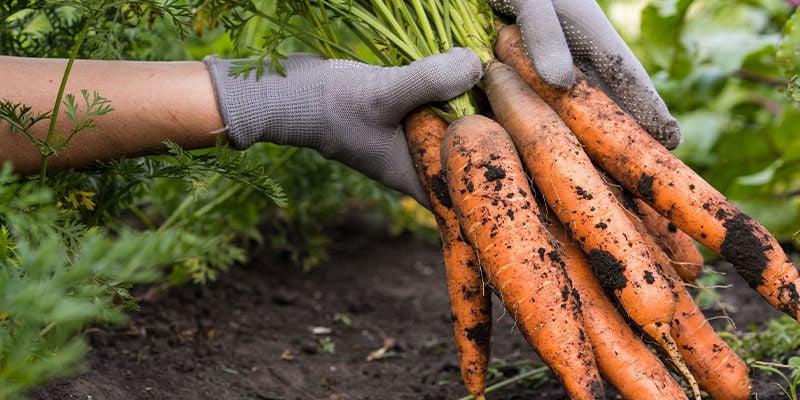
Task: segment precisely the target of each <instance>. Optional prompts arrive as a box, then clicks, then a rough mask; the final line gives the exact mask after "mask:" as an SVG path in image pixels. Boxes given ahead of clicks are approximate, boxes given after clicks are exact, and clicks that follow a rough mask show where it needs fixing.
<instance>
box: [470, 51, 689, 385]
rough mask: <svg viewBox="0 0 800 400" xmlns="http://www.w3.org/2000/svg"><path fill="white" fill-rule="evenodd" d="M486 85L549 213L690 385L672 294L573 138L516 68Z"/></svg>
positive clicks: (493, 71)
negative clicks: (674, 329)
mask: <svg viewBox="0 0 800 400" xmlns="http://www.w3.org/2000/svg"><path fill="white" fill-rule="evenodd" d="M484 81H485V84H486V94H487V96H488V97H489V102H490V104H491V105H492V109H493V110H494V113H495V116H496V118H497V120H498V121H499V122H500V125H502V126H503V127H504V128H505V129H506V130H507V131H508V133H509V134H510V135H511V137H512V139H513V140H514V143H515V144H516V147H517V148H518V149H519V153H520V155H521V156H522V159H523V160H524V162H525V165H526V166H527V168H528V173H529V174H530V176H531V178H532V179H533V181H534V183H535V184H536V186H537V187H538V188H539V190H540V191H541V192H542V196H543V197H544V199H545V200H546V202H547V204H548V206H549V207H550V209H551V210H552V211H553V212H554V213H555V215H556V216H557V217H558V219H559V220H560V221H561V222H562V223H563V224H564V225H565V227H566V228H567V230H568V231H569V232H570V233H571V235H572V237H573V239H575V240H576V241H577V243H578V245H580V247H581V248H582V249H583V251H584V252H586V254H588V257H589V261H590V263H591V264H592V266H593V267H594V271H595V273H596V275H597V276H598V278H599V279H600V282H601V284H603V285H604V286H605V287H606V288H608V289H609V290H613V292H614V294H615V295H616V297H617V298H618V299H619V301H620V303H621V304H622V306H623V307H624V308H625V311H626V312H627V314H628V316H629V317H630V318H631V319H632V320H633V321H635V322H636V324H638V325H639V326H640V327H641V329H642V330H643V331H644V332H645V333H647V334H648V335H649V336H650V337H651V338H652V339H653V340H655V341H656V342H658V344H659V345H660V346H662V347H663V349H664V351H666V352H667V353H668V354H670V356H671V358H672V359H673V361H674V362H675V365H676V366H677V367H678V368H679V369H680V370H681V372H682V373H683V375H684V376H685V377H686V379H687V381H688V382H689V383H690V384H693V383H694V382H693V380H692V377H691V374H689V373H688V369H686V368H685V365H684V364H683V363H682V361H681V360H680V358H681V356H680V353H679V352H678V349H677V346H676V345H675V342H674V341H673V340H672V337H671V333H670V325H671V323H672V319H673V317H674V314H675V307H676V304H675V294H674V293H673V291H672V288H671V286H670V283H669V281H668V280H667V279H666V277H665V276H664V275H663V272H662V266H661V265H659V264H658V263H657V262H656V260H655V258H654V257H653V256H652V254H651V253H650V250H649V248H648V246H647V245H646V243H645V241H644V240H643V238H642V237H641V235H640V234H639V232H638V231H637V230H636V228H635V227H634V226H633V224H632V223H631V221H630V219H629V217H628V215H627V212H626V211H625V210H624V209H623V207H622V206H621V205H620V204H619V203H618V202H617V200H616V199H615V198H614V196H613V194H611V192H610V191H609V190H608V188H607V185H606V182H605V181H604V180H603V177H602V176H600V174H599V173H598V172H597V169H596V168H595V166H594V165H593V164H592V161H591V160H590V159H589V156H588V155H586V153H585V152H584V151H583V149H582V148H581V145H580V144H579V143H578V140H577V139H576V138H575V135H573V134H572V132H570V130H569V128H568V127H567V126H566V125H565V124H564V122H563V121H562V120H561V119H560V118H559V117H558V115H556V113H555V112H554V111H553V110H552V109H551V108H550V107H549V106H548V105H547V103H545V102H544V101H543V100H542V99H541V98H540V97H539V96H538V95H537V94H536V93H535V92H534V91H533V90H532V89H531V88H530V87H528V85H527V84H526V83H525V82H524V81H523V80H522V79H521V78H520V77H519V75H518V74H517V73H516V71H514V69H513V68H511V67H509V66H507V65H505V64H503V63H501V62H493V63H490V64H489V65H488V66H487V67H486V72H485V77H484ZM693 387H694V385H693Z"/></svg>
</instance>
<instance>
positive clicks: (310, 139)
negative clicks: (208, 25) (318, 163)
mask: <svg viewBox="0 0 800 400" xmlns="http://www.w3.org/2000/svg"><path fill="white" fill-rule="evenodd" d="M232 62H233V60H222V59H219V58H216V57H208V58H206V60H205V63H206V65H207V66H208V69H209V71H210V73H211V77H212V81H213V84H214V89H215V91H216V95H217V102H218V105H219V110H220V113H221V115H222V118H223V121H224V122H225V125H226V128H227V130H228V136H229V138H230V141H231V144H232V145H233V147H235V148H237V149H245V148H247V147H249V146H251V145H252V144H254V143H256V142H272V143H276V144H285V145H291V146H299V147H310V148H313V149H316V150H317V151H319V152H320V153H321V154H322V155H323V156H324V157H326V158H329V159H333V160H337V161H339V162H342V163H344V164H346V165H348V166H350V167H351V168H354V169H356V170H357V171H359V172H361V173H363V174H365V175H366V176H368V177H370V178H372V179H375V180H377V181H378V182H380V183H382V184H384V185H385V186H387V187H390V188H393V189H397V190H400V191H401V192H404V193H406V194H409V195H411V196H413V197H414V198H415V199H416V200H417V201H419V202H420V203H421V204H423V205H426V206H427V205H428V203H429V202H428V197H427V196H426V195H425V193H424V192H423V190H422V187H421V186H420V183H419V178H418V175H417V173H416V171H415V169H414V165H413V163H412V161H411V156H410V155H409V153H408V147H407V145H406V140H405V134H404V131H403V117H405V115H406V114H407V113H408V112H410V111H411V110H412V109H414V108H416V107H418V106H421V105H423V104H425V103H429V102H436V101H445V100H449V99H451V98H453V97H456V96H457V95H459V94H461V93H463V92H465V91H466V90H468V89H470V88H471V87H472V86H473V85H474V84H475V83H476V82H477V81H478V80H479V79H480V77H481V74H482V71H483V70H482V66H481V62H480V60H479V59H478V56H477V55H476V54H475V53H474V52H472V51H471V50H469V49H465V48H455V49H452V50H451V51H449V52H447V53H444V54H438V55H435V56H431V57H427V58H425V59H423V60H420V61H417V62H414V63H411V64H410V65H408V66H404V67H378V66H373V65H367V64H362V63H358V62H354V61H348V60H326V59H323V58H322V57H319V56H315V55H311V54H296V55H292V56H289V58H288V59H287V60H283V61H281V65H282V66H283V67H284V68H285V71H286V73H285V76H281V75H280V74H278V73H275V72H265V74H264V75H262V76H261V78H260V80H258V81H256V79H255V73H251V74H250V76H249V78H247V79H245V78H243V77H242V76H238V77H232V76H230V75H229V73H228V71H229V68H230V66H231V63H232ZM266 70H268V68H267V69H266Z"/></svg>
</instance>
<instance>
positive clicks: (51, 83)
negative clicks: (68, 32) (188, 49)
mask: <svg viewBox="0 0 800 400" xmlns="http://www.w3.org/2000/svg"><path fill="white" fill-rule="evenodd" d="M65 67H66V60H54V59H33V58H17V57H2V56H0V71H3V79H2V85H0V99H7V100H9V101H11V102H12V103H22V104H25V105H28V106H31V107H32V108H33V109H32V111H33V112H34V113H40V112H46V111H49V110H51V109H52V107H53V104H54V101H55V98H56V95H57V94H58V86H59V84H60V82H61V76H62V74H63V73H64V68H65ZM81 89H87V90H89V92H90V93H91V92H93V91H96V92H97V93H98V94H100V95H101V96H103V97H106V98H108V99H110V100H111V106H112V107H113V108H114V111H112V112H111V113H108V114H106V115H102V116H99V117H96V118H94V119H95V123H96V125H97V129H96V130H87V131H83V132H80V133H78V134H77V135H76V136H75V137H74V138H73V140H72V142H70V146H69V148H68V149H67V150H65V151H63V152H62V153H60V154H59V155H57V156H54V157H51V158H50V159H49V160H48V167H49V168H50V169H64V168H73V167H80V166H85V165H89V164H92V163H94V162H96V161H98V160H110V159H115V158H120V157H133V156H137V155H140V154H142V152H143V151H144V150H146V149H152V148H157V147H162V146H163V145H162V142H163V141H165V140H170V141H173V142H176V143H178V144H180V145H181V146H183V147H184V148H188V149H197V148H205V147H210V146H213V145H214V144H215V143H216V141H217V137H219V136H220V135H222V138H223V140H227V137H226V136H225V135H224V134H220V133H219V132H221V131H222V130H223V125H224V124H223V122H222V118H221V117H220V115H219V111H218V108H217V103H216V97H215V94H214V89H213V87H212V84H211V78H210V76H209V73H208V70H207V68H206V66H205V65H204V64H203V63H202V62H136V61H91V60H78V61H76V62H75V64H74V66H73V68H72V73H71V74H70V77H69V81H68V84H67V91H66V93H73V94H75V95H76V97H77V98H80V91H81ZM79 112H83V110H82V109H79ZM58 118H59V122H58V127H57V128H58V129H59V130H60V131H61V132H68V131H69V129H70V128H71V125H70V124H71V122H70V121H69V120H68V119H67V118H65V117H64V115H63V114H62V115H60V116H59V117H58ZM47 125H48V123H47V121H42V122H40V123H39V124H37V125H36V126H35V127H34V131H33V133H34V134H35V135H36V136H37V137H40V138H44V137H46V136H47ZM4 161H11V162H12V163H13V164H14V167H15V170H16V171H17V172H19V173H24V174H28V173H34V172H37V171H38V169H39V166H40V161H41V160H40V157H39V153H38V152H37V151H36V149H35V148H34V146H33V144H31V143H30V141H29V140H28V138H27V137H26V136H25V135H23V134H22V133H11V130H10V127H9V124H8V123H6V122H2V121H0V163H2V162H4Z"/></svg>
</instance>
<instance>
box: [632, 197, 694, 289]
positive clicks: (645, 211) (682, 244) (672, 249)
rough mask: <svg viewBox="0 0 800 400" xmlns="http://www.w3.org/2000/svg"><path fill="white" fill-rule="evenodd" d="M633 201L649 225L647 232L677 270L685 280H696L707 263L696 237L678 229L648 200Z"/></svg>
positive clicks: (643, 219) (643, 220) (636, 210)
mask: <svg viewBox="0 0 800 400" xmlns="http://www.w3.org/2000/svg"><path fill="white" fill-rule="evenodd" d="M633 201H634V202H635V204H634V206H635V208H634V211H635V212H636V214H637V216H638V217H639V218H640V219H641V220H642V223H644V226H645V227H647V232H648V233H649V234H650V235H652V236H653V239H655V241H656V243H657V244H658V245H659V247H661V249H663V250H664V252H665V253H666V254H667V257H669V262H670V265H671V266H672V268H673V269H674V270H675V272H677V273H678V275H679V276H680V277H681V279H683V281H684V282H690V283H691V282H694V281H695V280H696V279H697V277H699V276H700V274H701V273H702V272H703V265H705V260H704V259H703V254H702V253H701V252H700V249H698V248H697V245H695V241H694V239H692V237H691V236H689V235H687V234H686V232H684V231H682V230H680V229H678V227H676V226H675V225H673V224H672V222H670V221H669V220H668V219H666V218H664V216H663V215H661V214H659V213H658V212H657V211H656V210H654V209H653V207H650V205H649V204H647V203H646V202H644V201H642V200H641V199H634V200H633Z"/></svg>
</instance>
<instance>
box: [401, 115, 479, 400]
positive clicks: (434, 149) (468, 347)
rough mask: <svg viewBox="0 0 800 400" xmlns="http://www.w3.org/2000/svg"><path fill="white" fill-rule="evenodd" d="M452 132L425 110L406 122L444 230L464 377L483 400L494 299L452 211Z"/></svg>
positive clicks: (416, 160) (413, 152) (412, 150)
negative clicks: (446, 165) (444, 148)
mask: <svg viewBox="0 0 800 400" xmlns="http://www.w3.org/2000/svg"><path fill="white" fill-rule="evenodd" d="M446 129H447V122H445V121H444V120H442V119H441V118H439V117H437V116H435V115H433V114H432V113H430V112H428V111H425V110H424V109H418V110H415V111H413V112H411V113H410V114H409V115H408V116H406V118H405V132H406V141H407V142H408V148H409V152H410V153H411V156H412V158H413V160H414V164H415V166H416V169H417V173H418V174H419V177H420V182H421V184H422V188H423V189H424V190H425V192H426V193H427V194H428V196H429V198H430V203H431V204H430V205H431V211H433V215H434V216H435V217H436V222H437V225H438V228H439V237H440V239H441V243H442V254H443V258H444V267H445V274H446V279H447V291H448V294H449V296H450V311H451V315H452V318H453V330H454V333H455V343H456V348H457V349H458V357H459V365H460V366H461V376H462V378H463V379H464V385H465V386H466V387H467V390H469V392H470V393H471V394H472V395H473V396H474V397H475V398H476V399H478V400H480V399H484V391H485V389H486V371H487V370H488V367H489V353H490V336H491V326H492V298H491V292H490V291H488V290H486V288H485V286H484V282H483V280H482V279H481V276H480V274H479V271H478V262H477V258H476V256H475V251H474V250H473V248H472V245H471V244H469V242H467V241H466V240H464V238H463V237H462V236H461V227H460V226H459V224H458V221H457V220H456V215H455V213H454V212H453V209H452V208H451V202H450V197H449V193H448V192H447V184H446V183H445V180H444V173H443V171H442V162H441V158H440V152H439V148H440V146H441V142H442V136H444V132H445V130H446Z"/></svg>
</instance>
